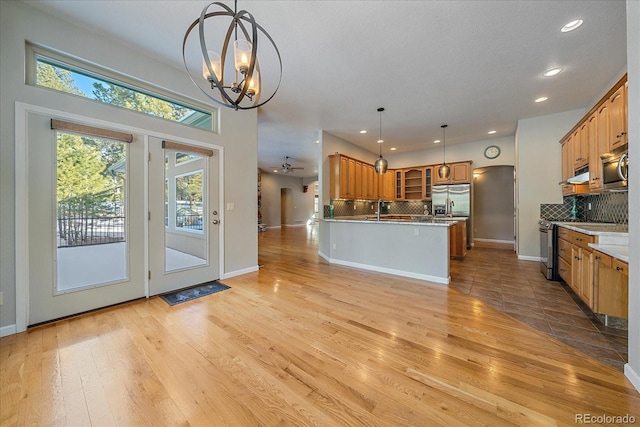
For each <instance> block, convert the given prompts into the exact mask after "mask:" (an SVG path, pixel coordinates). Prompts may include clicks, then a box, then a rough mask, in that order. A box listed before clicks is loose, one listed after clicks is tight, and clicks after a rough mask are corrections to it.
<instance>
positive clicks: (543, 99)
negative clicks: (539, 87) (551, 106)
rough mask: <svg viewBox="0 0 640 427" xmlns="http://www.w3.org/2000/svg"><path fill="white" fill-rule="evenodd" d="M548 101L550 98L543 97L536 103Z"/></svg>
mask: <svg viewBox="0 0 640 427" xmlns="http://www.w3.org/2000/svg"><path fill="white" fill-rule="evenodd" d="M547 99H549V98H547V97H546V96H541V97H540V98H538V99H536V102H544V101H546V100H547Z"/></svg>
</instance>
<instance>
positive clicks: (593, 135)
mask: <svg viewBox="0 0 640 427" xmlns="http://www.w3.org/2000/svg"><path fill="white" fill-rule="evenodd" d="M626 80H627V76H626V75H624V76H623V77H622V78H621V79H620V80H619V81H618V83H616V84H615V85H614V86H613V87H612V88H611V89H610V90H609V92H607V94H606V95H605V96H603V97H602V99H600V101H599V102H598V103H597V104H596V105H595V106H594V107H593V108H591V109H590V110H589V112H588V113H587V114H586V115H585V116H584V117H583V118H582V120H580V121H579V122H578V124H576V125H575V126H574V127H573V128H572V129H571V131H569V133H567V134H566V135H565V136H564V138H562V139H561V140H560V143H561V144H562V180H563V181H564V180H566V179H567V178H570V177H572V176H574V175H575V172H576V171H578V170H580V169H583V168H584V167H585V166H588V169H589V185H568V184H563V185H562V194H563V195H564V196H567V195H571V194H581V193H599V192H601V191H602V189H603V184H602V179H603V177H602V175H603V172H602V163H601V157H600V156H602V155H603V154H605V153H608V152H610V151H612V150H615V149H616V148H619V147H621V146H623V145H625V144H626V143H627V142H628V140H627V124H628V118H627V83H626Z"/></svg>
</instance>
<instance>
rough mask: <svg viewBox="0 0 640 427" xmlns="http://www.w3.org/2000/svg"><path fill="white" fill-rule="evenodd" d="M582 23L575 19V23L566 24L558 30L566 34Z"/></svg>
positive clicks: (580, 20)
mask: <svg viewBox="0 0 640 427" xmlns="http://www.w3.org/2000/svg"><path fill="white" fill-rule="evenodd" d="M583 22H584V21H583V20H582V19H576V20H575V21H571V22H568V23H566V24H565V25H564V27H562V28H561V29H560V31H562V32H563V33H568V32H569V31H573V30H575V29H576V28H578V27H579V26H580V25H582V23H583Z"/></svg>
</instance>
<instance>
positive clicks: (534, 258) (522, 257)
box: [518, 255, 540, 262]
mask: <svg viewBox="0 0 640 427" xmlns="http://www.w3.org/2000/svg"><path fill="white" fill-rule="evenodd" d="M518 259H519V260H521V261H537V262H540V257H539V256H527V255H518Z"/></svg>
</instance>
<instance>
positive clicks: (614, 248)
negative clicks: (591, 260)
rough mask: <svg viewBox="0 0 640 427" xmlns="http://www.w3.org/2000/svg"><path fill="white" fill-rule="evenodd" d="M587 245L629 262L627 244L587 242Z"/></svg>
mask: <svg viewBox="0 0 640 427" xmlns="http://www.w3.org/2000/svg"><path fill="white" fill-rule="evenodd" d="M589 247H590V248H593V249H595V250H597V251H600V252H602V253H603V254H607V255H609V256H612V257H614V258H617V259H619V260H620V261H624V262H626V263H629V246H628V245H599V244H597V243H589Z"/></svg>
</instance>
